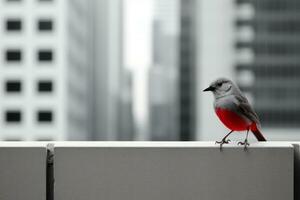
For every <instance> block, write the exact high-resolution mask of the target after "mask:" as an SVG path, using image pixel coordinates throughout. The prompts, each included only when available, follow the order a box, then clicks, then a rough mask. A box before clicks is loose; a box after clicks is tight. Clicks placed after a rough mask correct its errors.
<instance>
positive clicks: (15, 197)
mask: <svg viewBox="0 0 300 200" xmlns="http://www.w3.org/2000/svg"><path fill="white" fill-rule="evenodd" d="M46 156H47V148H46V145H43V144H36V143H19V142H17V143H14V142H12V143H10V142H5V143H0V199H1V200H43V199H46Z"/></svg>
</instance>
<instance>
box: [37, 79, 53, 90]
mask: <svg viewBox="0 0 300 200" xmlns="http://www.w3.org/2000/svg"><path fill="white" fill-rule="evenodd" d="M52 90H53V84H52V81H46V80H43V81H39V82H38V91H39V92H52Z"/></svg>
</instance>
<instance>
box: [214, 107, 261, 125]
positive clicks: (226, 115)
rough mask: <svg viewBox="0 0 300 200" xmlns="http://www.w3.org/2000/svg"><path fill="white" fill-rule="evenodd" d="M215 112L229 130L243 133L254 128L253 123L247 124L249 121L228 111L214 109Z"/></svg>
mask: <svg viewBox="0 0 300 200" xmlns="http://www.w3.org/2000/svg"><path fill="white" fill-rule="evenodd" d="M215 111H216V114H217V115H218V117H219V119H220V120H221V121H222V123H223V124H224V125H225V126H226V127H227V128H229V129H230V130H233V131H244V130H247V129H249V128H250V129H251V130H252V127H253V128H254V127H256V125H255V123H252V122H249V120H247V119H245V118H243V117H242V116H240V115H238V114H237V113H235V112H233V111H230V110H228V109H223V108H216V109H215Z"/></svg>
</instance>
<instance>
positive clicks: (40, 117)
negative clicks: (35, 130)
mask: <svg viewBox="0 0 300 200" xmlns="http://www.w3.org/2000/svg"><path fill="white" fill-rule="evenodd" d="M37 121H38V122H41V123H51V122H52V121H53V113H52V111H50V110H42V111H38V113H37Z"/></svg>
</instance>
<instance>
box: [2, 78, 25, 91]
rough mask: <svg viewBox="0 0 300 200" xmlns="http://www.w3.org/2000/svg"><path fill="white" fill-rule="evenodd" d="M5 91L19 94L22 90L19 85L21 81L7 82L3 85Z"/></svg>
mask: <svg viewBox="0 0 300 200" xmlns="http://www.w3.org/2000/svg"><path fill="white" fill-rule="evenodd" d="M5 90H6V92H8V93H17V92H21V90H22V85H21V81H17V80H14V81H7V82H6V84H5Z"/></svg>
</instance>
